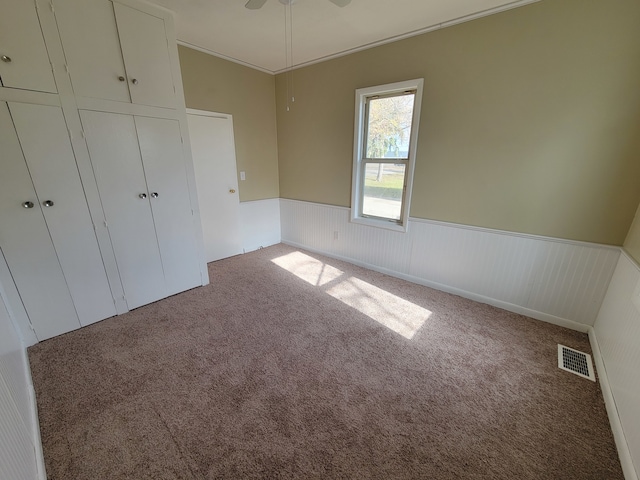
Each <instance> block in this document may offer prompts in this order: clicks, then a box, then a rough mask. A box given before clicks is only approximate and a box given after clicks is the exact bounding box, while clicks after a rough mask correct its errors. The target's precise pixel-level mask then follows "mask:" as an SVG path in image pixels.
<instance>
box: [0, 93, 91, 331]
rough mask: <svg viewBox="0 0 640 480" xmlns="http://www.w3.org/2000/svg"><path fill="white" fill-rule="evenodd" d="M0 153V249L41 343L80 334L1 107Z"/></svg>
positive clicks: (1, 104) (5, 110) (7, 116)
mask: <svg viewBox="0 0 640 480" xmlns="http://www.w3.org/2000/svg"><path fill="white" fill-rule="evenodd" d="M0 151H2V157H1V159H2V160H1V161H2V175H0V225H1V226H2V228H0V248H2V252H3V254H4V256H5V259H6V261H7V265H8V266H9V269H10V270H11V276H12V277H13V280H14V281H15V283H16V287H17V288H18V291H19V292H20V297H21V299H22V302H23V304H24V308H25V310H26V311H27V314H28V315H29V320H30V321H31V324H32V326H33V328H34V330H35V332H36V336H37V337H38V340H45V339H47V338H51V337H54V336H56V335H60V334H61V333H65V332H69V331H71V330H74V329H76V328H80V322H79V320H78V316H77V314H76V311H75V308H74V306H73V301H72V299H71V294H70V293H69V289H68V288H67V283H66V280H65V278H64V275H63V273H62V268H61V267H60V263H59V262H58V257H57V256H56V251H55V250H54V248H53V243H52V241H51V237H50V236H49V230H48V229H47V225H46V223H45V220H44V217H43V214H42V210H41V208H40V200H39V198H38V197H37V195H36V192H35V189H34V187H33V184H32V182H31V177H30V176H29V171H28V170H27V165H26V163H25V161H24V157H23V155H22V150H21V148H20V143H19V140H18V136H17V135H16V131H15V129H14V126H13V122H12V121H11V116H10V114H9V109H8V107H7V104H6V103H4V102H0Z"/></svg>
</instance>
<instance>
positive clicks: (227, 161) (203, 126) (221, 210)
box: [187, 110, 242, 262]
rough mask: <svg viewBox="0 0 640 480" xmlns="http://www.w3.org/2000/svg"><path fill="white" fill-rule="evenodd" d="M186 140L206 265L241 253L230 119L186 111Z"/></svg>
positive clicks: (234, 151)
mask: <svg viewBox="0 0 640 480" xmlns="http://www.w3.org/2000/svg"><path fill="white" fill-rule="evenodd" d="M187 118H188V122H189V137H190V139H191V152H192V155H193V164H194V168H195V173H196V188H197V190H198V203H199V205H200V218H201V221H202V231H203V236H204V250H205V258H206V260H207V262H213V261H214V260H219V259H221V258H226V257H231V256H233V255H238V254H239V253H242V235H241V233H240V197H239V193H238V176H237V175H238V174H237V168H236V150H235V143H234V138H233V118H232V117H231V115H221V114H214V113H211V112H201V111H195V110H188V115H187Z"/></svg>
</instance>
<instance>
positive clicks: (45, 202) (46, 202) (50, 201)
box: [42, 200, 53, 207]
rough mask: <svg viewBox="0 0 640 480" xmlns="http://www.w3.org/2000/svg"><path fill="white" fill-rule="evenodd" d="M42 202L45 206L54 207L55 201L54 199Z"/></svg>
mask: <svg viewBox="0 0 640 480" xmlns="http://www.w3.org/2000/svg"><path fill="white" fill-rule="evenodd" d="M42 204H43V205H44V206H45V207H53V201H52V200H45V201H44V202H42Z"/></svg>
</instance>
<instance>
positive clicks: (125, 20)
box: [114, 3, 176, 108]
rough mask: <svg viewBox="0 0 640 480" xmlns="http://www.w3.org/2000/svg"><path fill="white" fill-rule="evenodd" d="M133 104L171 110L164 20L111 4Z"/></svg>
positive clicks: (172, 95) (173, 95) (172, 104)
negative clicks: (114, 13) (113, 9)
mask: <svg viewBox="0 0 640 480" xmlns="http://www.w3.org/2000/svg"><path fill="white" fill-rule="evenodd" d="M114 8H115V12H116V19H117V22H118V33H119V35H120V44H121V45H122V54H123V56H124V62H125V66H126V69H127V75H128V80H129V89H130V90H131V99H132V101H133V103H138V104H142V105H155V106H158V107H169V108H175V106H176V100H175V96H176V94H175V90H174V85H173V78H172V75H171V60H170V58H169V46H168V44H167V33H166V30H165V25H164V19H162V18H159V17H155V16H153V15H149V14H147V13H144V12H141V11H139V10H136V9H134V8H131V7H127V6H125V5H122V4H119V3H115V4H114Z"/></svg>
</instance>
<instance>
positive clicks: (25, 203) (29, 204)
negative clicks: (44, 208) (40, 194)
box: [22, 202, 34, 208]
mask: <svg viewBox="0 0 640 480" xmlns="http://www.w3.org/2000/svg"><path fill="white" fill-rule="evenodd" d="M22 206H23V207H24V208H33V207H34V204H33V202H24V203H23V204H22Z"/></svg>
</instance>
